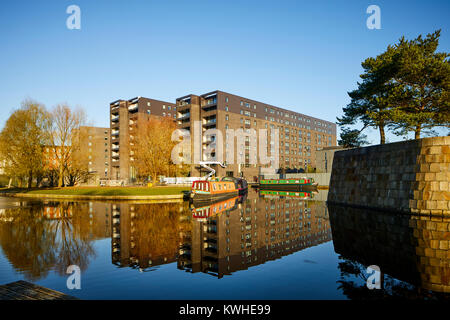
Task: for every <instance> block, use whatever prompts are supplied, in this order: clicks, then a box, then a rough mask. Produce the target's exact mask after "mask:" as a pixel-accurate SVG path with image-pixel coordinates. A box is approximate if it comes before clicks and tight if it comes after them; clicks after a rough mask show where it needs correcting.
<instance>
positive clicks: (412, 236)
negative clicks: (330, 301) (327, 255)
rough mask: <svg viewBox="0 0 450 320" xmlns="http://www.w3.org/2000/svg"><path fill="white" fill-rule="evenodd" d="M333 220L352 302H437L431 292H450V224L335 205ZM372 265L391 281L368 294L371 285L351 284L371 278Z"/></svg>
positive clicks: (445, 220) (343, 282) (443, 220)
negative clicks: (413, 299) (373, 298)
mask: <svg viewBox="0 0 450 320" xmlns="http://www.w3.org/2000/svg"><path fill="white" fill-rule="evenodd" d="M329 215H330V222H331V229H332V235H333V244H334V248H335V251H336V253H338V254H340V255H341V257H342V259H343V262H342V263H340V264H339V267H340V269H341V276H342V279H341V287H342V289H343V290H344V293H345V294H347V295H348V296H349V297H350V298H364V297H370V296H376V295H384V296H383V297H385V296H386V295H388V296H394V297H396V296H397V297H409V298H411V297H416V298H426V297H432V296H433V297H436V295H432V294H431V293H430V291H429V290H432V291H433V292H435V293H439V292H445V293H448V292H450V250H449V248H448V245H449V243H450V228H449V227H450V218H445V217H436V216H435V217H430V216H411V215H399V214H390V213H384V212H380V211H371V210H367V209H358V208H349V207H342V206H335V205H333V206H332V205H330V206H329ZM369 265H377V266H379V267H380V270H381V272H382V274H384V275H385V281H384V290H381V291H380V290H368V289H367V288H366V286H365V282H364V283H360V284H357V283H356V282H353V281H352V280H351V279H352V277H351V276H362V275H365V274H366V273H365V267H364V266H366V267H367V266H369ZM393 278H395V279H397V280H399V281H394V280H393ZM369 291H372V292H369ZM443 297H444V295H443ZM447 298H448V296H447Z"/></svg>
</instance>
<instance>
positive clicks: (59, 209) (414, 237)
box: [0, 190, 450, 299]
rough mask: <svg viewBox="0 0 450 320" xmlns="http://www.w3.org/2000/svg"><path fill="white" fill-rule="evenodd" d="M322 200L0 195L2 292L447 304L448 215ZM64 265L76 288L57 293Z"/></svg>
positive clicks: (267, 195)
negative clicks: (27, 285)
mask: <svg viewBox="0 0 450 320" xmlns="http://www.w3.org/2000/svg"><path fill="white" fill-rule="evenodd" d="M326 198H327V191H320V192H318V193H317V192H316V193H277V192H258V191H255V190H250V191H249V194H248V195H247V196H246V197H236V198H230V199H227V200H226V201H222V202H219V203H215V204H208V205H205V204H203V205H202V204H195V205H194V204H190V203H188V202H178V203H145V202H100V201H99V202H97V201H95V202H91V201H77V202H67V201H47V200H42V201H35V200H33V201H29V200H25V199H13V198H0V285H1V284H6V283H9V282H13V281H17V280H26V281H29V282H33V283H36V284H39V285H42V286H45V287H48V288H51V289H54V290H58V291H61V292H64V293H67V294H70V295H73V296H75V297H78V298H81V299H373V298H399V297H400V298H409V299H449V298H450V297H449V293H448V292H449V288H450V255H449V252H450V251H449V249H448V243H449V241H450V237H449V235H450V233H449V232H450V229H449V220H450V219H445V218H442V217H433V218H430V217H412V216H400V215H392V214H388V213H381V212H375V211H374V212H371V211H368V210H361V209H355V208H345V207H335V206H329V207H327V205H326V202H325V201H326ZM445 241H447V242H445ZM445 243H447V247H445ZM70 265H76V266H78V267H79V268H80V270H81V289H79V290H77V289H73V290H70V289H68V287H67V279H68V277H69V276H70V274H67V268H68V267H69V266H70ZM369 266H372V267H371V269H369V270H368V269H367V267H369ZM377 268H378V269H377ZM377 270H379V272H378V271H377ZM377 279H379V287H380V289H377V288H375V289H372V290H370V289H369V288H368V285H367V283H370V284H372V286H375V287H377V284H376V282H377Z"/></svg>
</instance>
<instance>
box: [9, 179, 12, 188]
mask: <svg viewBox="0 0 450 320" xmlns="http://www.w3.org/2000/svg"><path fill="white" fill-rule="evenodd" d="M11 183H12V178H9V183H8V189H9V188H11Z"/></svg>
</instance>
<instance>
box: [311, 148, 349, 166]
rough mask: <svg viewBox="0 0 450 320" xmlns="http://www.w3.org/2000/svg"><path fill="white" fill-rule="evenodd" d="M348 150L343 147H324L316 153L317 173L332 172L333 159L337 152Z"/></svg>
mask: <svg viewBox="0 0 450 320" xmlns="http://www.w3.org/2000/svg"><path fill="white" fill-rule="evenodd" d="M341 150H347V149H345V148H344V147H342V146H332V147H324V148H323V149H320V150H317V151H316V170H317V172H322V173H323V172H331V169H332V168H333V158H334V153H335V152H336V151H341Z"/></svg>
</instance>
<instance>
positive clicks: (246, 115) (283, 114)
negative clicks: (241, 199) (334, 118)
mask: <svg viewBox="0 0 450 320" xmlns="http://www.w3.org/2000/svg"><path fill="white" fill-rule="evenodd" d="M176 104H177V114H178V116H177V119H178V126H179V128H181V129H187V130H190V131H191V136H192V132H193V127H194V122H195V121H200V122H201V126H202V128H201V130H202V133H205V132H206V130H208V129H218V130H219V131H221V132H222V134H223V139H224V147H223V153H224V155H223V160H224V161H226V150H227V149H228V148H229V146H231V143H230V144H228V141H226V140H227V137H226V130H227V129H234V130H237V129H243V130H244V132H249V130H250V129H254V130H256V133H258V130H259V129H267V130H268V136H270V135H271V133H272V130H273V129H278V130H279V167H280V168H289V169H300V168H301V169H305V168H306V167H307V166H309V167H312V168H315V167H316V151H317V150H318V149H321V148H323V147H326V146H335V145H336V124H334V123H332V122H328V121H325V120H321V119H318V118H313V117H310V116H307V115H304V114H301V113H297V112H293V111H289V110H286V109H282V108H279V107H275V106H273V105H269V104H267V103H262V102H258V101H255V100H251V99H248V98H244V97H240V96H237V95H233V94H230V93H226V92H223V91H218V90H217V91H213V92H210V93H206V94H203V95H199V96H198V95H192V94H191V95H187V96H184V97H181V98H178V99H176ZM192 139H193V138H192ZM213 140H214V137H213ZM250 140H251V139H250V138H249V137H248V138H245V146H244V150H242V148H241V147H240V148H239V150H238V145H237V143H236V141H235V142H234V149H235V151H234V155H235V158H234V163H226V165H227V167H226V168H222V167H220V166H218V165H215V166H213V168H214V169H215V170H216V172H217V175H219V176H224V175H229V176H244V177H246V178H251V177H255V176H258V175H259V173H260V168H261V167H268V165H262V164H259V158H258V159H256V161H253V162H256V164H252V161H251V159H250V156H251V154H252V153H251V152H250V149H251V148H254V152H255V153H256V150H257V148H259V147H258V145H259V140H257V141H254V143H253V145H252V143H251V141H250ZM210 141H211V139H206V138H205V137H203V138H202V150H205V148H206V146H207V144H208V143H210ZM193 145H194V143H193V141H192V148H193ZM269 145H270V140H269V141H268V146H269ZM270 149H272V150H270ZM273 151H274V150H273V147H270V148H269V147H268V150H267V152H268V155H271V154H273ZM239 153H241V157H242V158H243V159H244V162H243V163H236V162H237V161H236V160H237V156H238V154H239ZM192 154H193V152H192ZM256 154H257V153H256ZM202 160H207V159H205V158H203V159H202ZM200 174H201V173H200V170H199V167H198V166H197V165H192V167H191V175H192V176H196V175H200Z"/></svg>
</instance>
